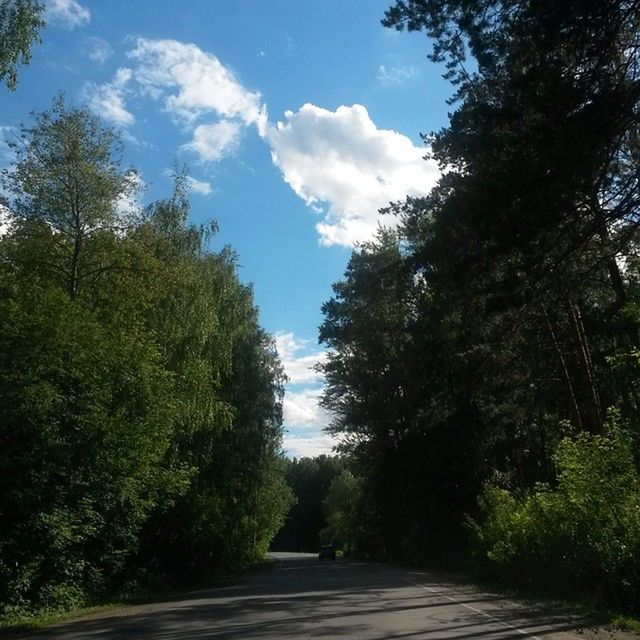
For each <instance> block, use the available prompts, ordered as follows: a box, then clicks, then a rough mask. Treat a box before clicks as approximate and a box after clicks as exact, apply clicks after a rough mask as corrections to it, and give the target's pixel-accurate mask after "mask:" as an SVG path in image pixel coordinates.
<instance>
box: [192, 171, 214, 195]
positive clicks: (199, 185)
mask: <svg viewBox="0 0 640 640" xmlns="http://www.w3.org/2000/svg"><path fill="white" fill-rule="evenodd" d="M187 187H188V189H189V190H190V191H193V192H194V193H199V194H200V195H201V196H210V195H211V194H212V193H213V188H212V187H211V183H210V182H206V181H204V180H196V179H195V178H192V177H191V176H187Z"/></svg>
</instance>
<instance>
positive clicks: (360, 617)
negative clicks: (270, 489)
mask: <svg viewBox="0 0 640 640" xmlns="http://www.w3.org/2000/svg"><path fill="white" fill-rule="evenodd" d="M272 556H273V557H274V558H275V560H276V563H275V565H274V566H273V567H270V568H267V569H264V570H261V571H258V572H255V573H253V574H251V575H249V576H246V577H245V578H244V579H241V580H240V581H239V582H238V583H237V584H235V585H233V586H228V587H222V588H219V589H212V590H208V591H200V592H195V593H190V594H184V595H182V596H180V597H177V598H176V599H175V600H173V601H171V602H162V603H155V604H149V605H142V606H134V607H127V608H124V609H120V610H118V611H114V612H110V613H107V614H101V615H97V616H94V617H90V618H84V619H81V620H77V621H75V622H66V623H63V624H60V625H57V626H55V627H52V628H49V629H47V630H42V631H40V632H37V633H35V634H30V635H29V636H28V637H29V638H34V637H37V638H43V639H44V638H46V639H56V640H87V639H94V638H100V639H101V640H103V639H108V640H115V639H121V638H122V639H127V640H130V639H133V638H144V639H147V638H148V639H153V640H187V639H189V640H204V639H205V638H206V639H214V638H242V639H247V638H367V639H374V638H375V639H377V638H403V639H406V638H428V639H430V640H438V639H444V638H457V639H461V638H484V639H486V640H490V639H494V638H495V639H500V640H507V639H509V638H514V639H515V638H518V639H520V640H521V639H523V638H526V637H529V638H533V639H535V638H539V639H541V640H542V639H549V640H571V639H577V638H581V639H582V640H584V639H585V636H586V637H589V636H590V635H591V633H590V632H588V631H587V632H586V633H585V632H584V631H583V630H581V629H580V627H581V621H580V620H578V619H576V618H572V617H570V616H567V615H565V614H560V613H558V612H555V613H554V612H550V611H549V610H548V609H547V608H545V607H536V606H534V605H529V604H527V605H524V604H521V603H520V604H518V603H514V602H510V601H507V600H505V599H504V598H502V597H500V596H496V595H492V594H489V593H484V592H481V591H478V590H477V589H474V588H473V587H471V586H469V585H466V584H464V583H463V582H459V581H456V580H455V579H453V578H452V577H451V576H445V575H439V574H433V573H429V572H423V571H414V570H410V569H402V568H398V567H390V566H383V565H379V564H372V563H364V562H356V561H345V560H341V559H338V560H337V561H335V562H331V561H323V562H319V561H318V559H317V556H315V555H311V554H293V553H277V554H272ZM599 637H600V638H604V637H605V636H604V635H602V634H600V636H599Z"/></svg>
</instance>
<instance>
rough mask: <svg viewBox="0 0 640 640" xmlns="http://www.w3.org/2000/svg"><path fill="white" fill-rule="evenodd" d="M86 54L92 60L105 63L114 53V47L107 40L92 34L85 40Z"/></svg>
mask: <svg viewBox="0 0 640 640" xmlns="http://www.w3.org/2000/svg"><path fill="white" fill-rule="evenodd" d="M85 54H86V55H87V57H88V58H89V59H90V60H93V61H94V62H97V63H98V64H103V63H104V62H106V61H107V60H108V59H109V58H110V57H111V56H112V55H113V49H112V48H111V45H110V44H109V43H108V42H107V41H106V40H103V39H102V38H96V37H95V36H90V37H88V38H86V40H85Z"/></svg>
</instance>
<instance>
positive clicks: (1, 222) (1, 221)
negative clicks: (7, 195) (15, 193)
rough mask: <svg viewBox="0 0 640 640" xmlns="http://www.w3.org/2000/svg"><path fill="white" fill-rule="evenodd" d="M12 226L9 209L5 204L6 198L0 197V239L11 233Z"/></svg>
mask: <svg viewBox="0 0 640 640" xmlns="http://www.w3.org/2000/svg"><path fill="white" fill-rule="evenodd" d="M10 225H11V218H10V217H9V207H8V206H7V205H6V204H5V200H4V198H3V197H2V196H0V237H2V236H3V235H5V234H6V233H7V232H8V231H9V228H10Z"/></svg>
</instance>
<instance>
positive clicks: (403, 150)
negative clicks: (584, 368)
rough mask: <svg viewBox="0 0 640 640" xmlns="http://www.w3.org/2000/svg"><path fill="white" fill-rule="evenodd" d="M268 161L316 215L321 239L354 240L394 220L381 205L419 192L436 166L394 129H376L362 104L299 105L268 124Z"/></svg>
mask: <svg viewBox="0 0 640 640" xmlns="http://www.w3.org/2000/svg"><path fill="white" fill-rule="evenodd" d="M266 139H267V141H268V142H269V144H270V146H271V156H272V159H273V163H274V164H275V165H276V166H277V167H278V168H279V169H280V171H281V172H282V177H283V179H284V180H285V182H287V184H289V186H290V187H291V188H292V189H293V191H294V192H295V193H296V194H297V195H298V196H299V197H300V198H302V200H304V202H305V203H306V204H307V205H308V206H309V207H310V208H312V209H313V210H314V211H315V212H316V213H318V214H319V215H322V218H323V219H322V220H321V221H320V222H319V223H318V224H316V230H317V231H318V233H319V235H320V242H321V244H323V245H327V246H328V245H342V246H352V245H354V244H355V243H356V242H360V241H364V240H367V239H369V238H370V237H371V236H372V235H373V234H374V233H375V231H376V229H377V228H378V226H379V224H381V223H384V224H386V225H387V226H390V225H394V224H396V223H397V222H396V220H395V219H393V218H391V217H390V216H385V217H384V218H383V217H382V216H381V215H380V213H379V211H380V209H381V208H383V207H386V206H388V204H389V203H390V202H394V201H398V200H404V199H405V197H406V196H408V195H409V196H424V195H426V194H428V193H429V192H430V191H431V189H432V188H433V186H434V185H435V184H436V182H437V180H438V178H439V176H440V171H439V169H438V165H437V163H436V162H435V161H431V160H429V161H427V160H425V159H424V155H425V149H424V147H421V146H415V145H414V144H413V142H412V141H411V140H410V139H409V138H408V137H406V136H404V135H402V134H401V133H399V132H397V131H391V130H388V129H378V127H377V126H376V125H375V123H374V122H373V121H372V120H371V118H370V117H369V113H368V112H367V110H366V108H365V107H364V106H362V105H358V104H355V105H352V106H350V107H348V106H341V107H338V109H336V111H328V110H327V109H322V108H321V107H317V106H315V105H313V104H305V105H303V106H302V107H301V108H300V109H299V110H298V111H296V112H292V111H287V112H285V121H284V122H278V123H277V125H276V126H271V125H270V126H269V128H268V131H267V134H266Z"/></svg>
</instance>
